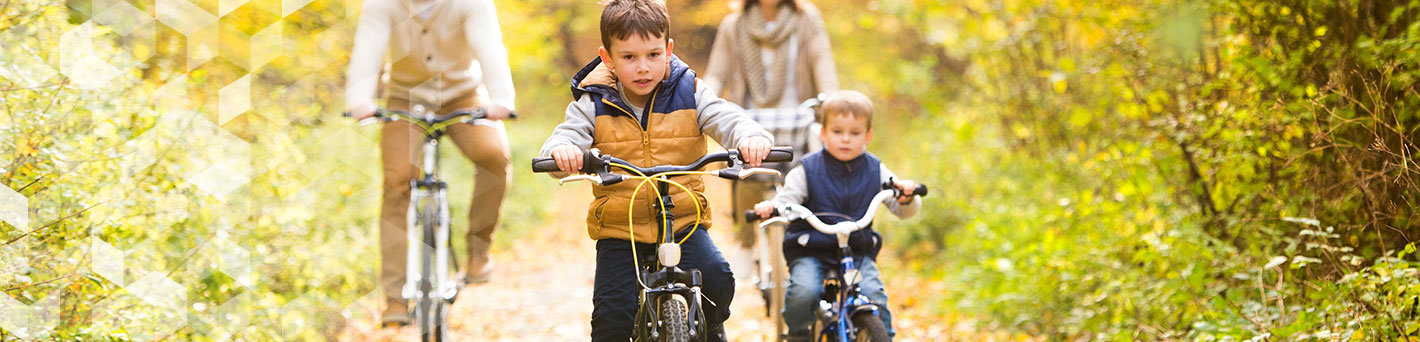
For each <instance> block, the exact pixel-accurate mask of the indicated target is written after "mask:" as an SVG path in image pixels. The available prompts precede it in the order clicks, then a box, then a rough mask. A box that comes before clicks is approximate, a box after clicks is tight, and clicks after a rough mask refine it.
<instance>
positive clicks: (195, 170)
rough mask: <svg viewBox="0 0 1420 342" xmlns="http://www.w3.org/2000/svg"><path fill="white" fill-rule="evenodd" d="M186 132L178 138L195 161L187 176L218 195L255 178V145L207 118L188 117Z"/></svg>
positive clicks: (221, 196)
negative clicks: (252, 162) (252, 149)
mask: <svg viewBox="0 0 1420 342" xmlns="http://www.w3.org/2000/svg"><path fill="white" fill-rule="evenodd" d="M186 120H187V121H186V123H187V125H185V126H184V128H185V129H184V133H183V134H182V135H180V136H175V137H174V138H177V139H180V140H181V141H179V142H178V144H179V145H182V146H184V147H185V148H187V149H188V154H187V159H188V161H190V162H191V164H190V165H189V166H188V168H187V172H186V173H184V174H183V179H185V180H187V181H188V182H189V183H192V184H193V185H196V186H197V187H198V188H199V189H202V191H205V192H207V193H208V194H211V195H213V196H216V197H218V198H225V197H226V196H227V194H228V193H231V192H232V191H233V190H236V189H237V188H239V187H241V186H242V185H245V184H247V182H249V181H251V144H250V143H247V142H246V141H245V140H242V139H241V138H238V137H237V136H235V135H232V134H231V133H228V132H227V131H226V130H224V129H222V128H221V127H218V126H217V125H214V124H212V122H211V121H207V118H205V117H203V116H201V115H192V116H191V117H188V118H186Z"/></svg>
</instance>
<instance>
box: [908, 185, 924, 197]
mask: <svg viewBox="0 0 1420 342" xmlns="http://www.w3.org/2000/svg"><path fill="white" fill-rule="evenodd" d="M912 194H913V195H917V196H921V197H927V185H924V184H917V188H915V189H912Z"/></svg>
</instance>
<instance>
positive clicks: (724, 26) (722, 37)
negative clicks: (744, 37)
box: [705, 14, 735, 95]
mask: <svg viewBox="0 0 1420 342" xmlns="http://www.w3.org/2000/svg"><path fill="white" fill-rule="evenodd" d="M734 17H735V14H731V15H730V16H728V17H725V20H724V21H721V22H720V28H719V29H718V30H716V32H715V42H714V43H712V44H711V45H710V61H709V63H708V64H706V65H707V66H706V67H705V87H706V88H710V92H712V93H715V94H717V95H718V94H723V91H724V90H725V82H729V81H730V75H732V74H734V70H732V69H731V67H732V66H733V65H734V63H732V62H731V60H732V59H733V58H735V56H734V51H735V49H734V44H735V41H734V39H732V38H733V37H730V34H731V31H732V28H731V27H732V25H734V21H735V20H734V19H733V18H734Z"/></svg>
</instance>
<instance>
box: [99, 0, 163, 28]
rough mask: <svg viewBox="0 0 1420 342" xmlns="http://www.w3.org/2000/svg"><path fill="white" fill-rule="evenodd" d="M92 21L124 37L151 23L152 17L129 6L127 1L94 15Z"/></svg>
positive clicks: (119, 2) (120, 1)
mask: <svg viewBox="0 0 1420 342" xmlns="http://www.w3.org/2000/svg"><path fill="white" fill-rule="evenodd" d="M94 21H95V22H98V23H100V24H104V26H108V27H109V28H111V29H113V31H114V32H118V34H119V35H124V36H126V35H128V34H129V33H133V30H137V29H138V28H139V27H142V26H143V25H147V24H148V23H151V22H153V16H151V15H148V13H147V12H143V10H140V9H138V8H137V7H133V5H129V4H128V2H127V1H122V0H119V1H117V2H116V3H114V4H113V5H112V6H109V7H108V8H107V9H104V10H102V11H100V12H99V14H98V15H95V16H94Z"/></svg>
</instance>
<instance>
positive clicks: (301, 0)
mask: <svg viewBox="0 0 1420 342" xmlns="http://www.w3.org/2000/svg"><path fill="white" fill-rule="evenodd" d="M309 4H311V0H281V17H282V18H285V17H288V16H291V13H295V12H296V10H299V9H301V7H306V5H309Z"/></svg>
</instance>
